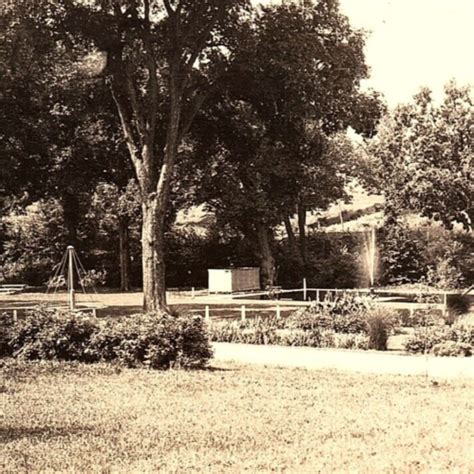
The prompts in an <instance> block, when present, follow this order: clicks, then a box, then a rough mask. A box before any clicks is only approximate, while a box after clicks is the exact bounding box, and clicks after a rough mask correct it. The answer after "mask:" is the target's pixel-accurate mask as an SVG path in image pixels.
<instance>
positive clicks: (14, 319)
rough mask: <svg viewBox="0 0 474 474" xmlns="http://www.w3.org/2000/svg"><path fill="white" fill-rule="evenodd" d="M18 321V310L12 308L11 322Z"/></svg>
mask: <svg viewBox="0 0 474 474" xmlns="http://www.w3.org/2000/svg"><path fill="white" fill-rule="evenodd" d="M17 321H18V311H17V310H16V309H14V310H13V322H14V323H16V322H17Z"/></svg>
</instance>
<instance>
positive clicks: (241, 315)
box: [240, 305, 245, 321]
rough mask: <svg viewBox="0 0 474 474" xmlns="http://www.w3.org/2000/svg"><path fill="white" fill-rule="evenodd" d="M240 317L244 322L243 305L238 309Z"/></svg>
mask: <svg viewBox="0 0 474 474" xmlns="http://www.w3.org/2000/svg"><path fill="white" fill-rule="evenodd" d="M240 317H241V319H242V321H245V305H242V306H241V308H240Z"/></svg>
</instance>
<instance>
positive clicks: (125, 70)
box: [65, 0, 245, 311]
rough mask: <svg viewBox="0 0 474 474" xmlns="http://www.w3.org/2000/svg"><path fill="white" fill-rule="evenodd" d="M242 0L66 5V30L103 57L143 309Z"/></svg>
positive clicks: (153, 306)
mask: <svg viewBox="0 0 474 474" xmlns="http://www.w3.org/2000/svg"><path fill="white" fill-rule="evenodd" d="M243 3H245V1H241V0H202V1H200V2H196V1H190V0H163V1H158V0H155V1H154V0H140V1H138V0H128V1H126V0H124V1H117V2H112V1H106V0H103V1H102V0H95V1H92V2H87V3H84V2H81V1H74V0H68V1H67V2H65V5H66V21H65V25H66V31H67V32H68V33H71V34H72V35H71V36H70V39H71V41H75V40H77V37H76V36H75V34H76V33H79V34H80V36H81V37H82V38H83V39H84V40H85V41H86V42H85V43H84V44H85V45H87V43H88V42H89V44H92V45H93V47H94V48H95V49H96V50H97V51H99V52H100V53H102V54H103V55H104V59H105V67H104V71H103V72H104V73H105V74H106V75H107V77H108V78H109V80H110V86H111V90H112V94H113V97H114V100H115V103H116V106H117V110H118V114H119V116H120V121H121V125H122V130H123V134H124V137H125V140H126V144H127V147H128V151H129V155H130V158H131V161H132V162H133V165H134V169H135V173H136V177H137V182H138V185H139V187H140V196H141V203H142V215H143V225H142V255H143V262H142V266H143V292H144V310H146V311H153V310H157V309H159V308H163V307H164V306H165V305H166V293H165V268H164V258H163V255H164V250H163V233H164V225H165V216H166V208H167V204H168V199H169V193H170V188H171V182H172V178H173V171H174V167H175V161H176V156H177V153H178V150H179V147H180V145H181V144H182V142H183V138H184V137H185V135H186V134H187V132H188V131H189V128H190V126H191V124H192V122H193V120H194V117H195V115H196V113H197V112H198V110H199V108H200V107H201V105H202V103H203V102H204V101H205V99H206V97H207V96H208V94H209V93H210V90H211V89H212V87H213V85H214V84H215V83H216V82H217V81H218V80H219V79H218V78H219V76H220V74H222V73H223V72H224V71H225V67H226V63H227V61H228V59H229V55H230V54H231V51H232V44H231V41H230V40H229V38H230V36H231V35H230V31H231V29H232V26H233V25H235V24H236V23H238V22H239V15H240V7H241V5H242V4H243Z"/></svg>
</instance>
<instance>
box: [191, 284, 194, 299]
mask: <svg viewBox="0 0 474 474" xmlns="http://www.w3.org/2000/svg"><path fill="white" fill-rule="evenodd" d="M194 296H195V293H194V286H193V287H192V288H191V298H192V299H194Z"/></svg>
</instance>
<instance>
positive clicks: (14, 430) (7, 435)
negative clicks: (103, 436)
mask: <svg viewBox="0 0 474 474" xmlns="http://www.w3.org/2000/svg"><path fill="white" fill-rule="evenodd" d="M93 431H94V427H93V426H58V427H52V426H34V427H32V426H7V427H4V426H2V427H0V443H8V442H9V441H17V440H19V439H23V438H28V439H35V440H40V441H46V440H49V439H53V438H62V437H69V436H74V435H81V434H85V433H91V432H93Z"/></svg>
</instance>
